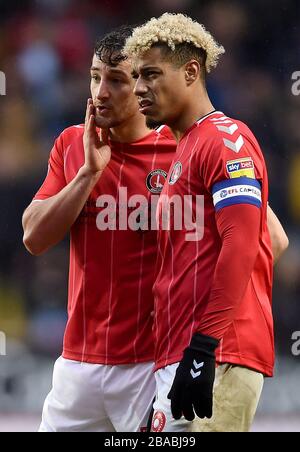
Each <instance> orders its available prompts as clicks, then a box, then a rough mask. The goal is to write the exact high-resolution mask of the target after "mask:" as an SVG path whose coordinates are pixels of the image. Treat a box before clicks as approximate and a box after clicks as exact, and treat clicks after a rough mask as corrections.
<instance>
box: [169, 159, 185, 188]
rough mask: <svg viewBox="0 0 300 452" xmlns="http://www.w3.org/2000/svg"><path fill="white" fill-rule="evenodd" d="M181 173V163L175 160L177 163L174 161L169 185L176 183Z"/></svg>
mask: <svg viewBox="0 0 300 452" xmlns="http://www.w3.org/2000/svg"><path fill="white" fill-rule="evenodd" d="M181 174H182V163H181V162H177V163H175V165H174V168H173V171H172V173H171V176H170V179H169V184H170V185H174V184H176V182H177V181H178V179H179V178H180V176H181Z"/></svg>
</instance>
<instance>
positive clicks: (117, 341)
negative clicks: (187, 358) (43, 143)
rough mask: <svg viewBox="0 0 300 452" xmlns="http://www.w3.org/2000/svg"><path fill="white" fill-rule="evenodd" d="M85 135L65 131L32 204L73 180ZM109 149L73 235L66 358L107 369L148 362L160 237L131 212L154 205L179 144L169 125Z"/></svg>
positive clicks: (75, 130) (81, 129)
mask: <svg viewBox="0 0 300 452" xmlns="http://www.w3.org/2000/svg"><path fill="white" fill-rule="evenodd" d="M83 132H84V126H74V127H70V128H69V129H67V130H65V131H64V132H63V133H62V134H61V135H60V137H59V138H58V139H57V140H56V142H55V145H54V147H53V149H52V152H51V155H50V160H49V171H48V175H47V177H46V180H45V182H44V184H43V185H42V187H41V189H40V190H39V191H38V193H37V194H36V196H35V198H34V200H44V199H47V198H49V197H51V196H53V195H55V194H57V193H58V192H59V191H60V190H62V189H63V188H64V187H65V186H66V185H67V184H69V183H70V182H71V181H72V180H73V179H74V178H75V176H76V175H77V173H78V170H79V169H80V167H81V166H82V165H83V164H84V149H83ZM110 145H111V149H112V158H111V161H110V163H109V165H108V166H107V168H106V169H105V171H104V173H103V175H102V177H101V178H100V180H99V182H98V183H97V185H96V187H95V188H94V190H93V191H92V193H91V195H90V197H89V199H88V201H87V202H86V205H85V207H84V209H83V211H82V213H81V214H80V216H79V218H78V219H77V221H76V222H75V224H74V225H73V227H72V229H71V244H70V273H69V300H68V314H69V317H68V323H67V327H66V332H65V338H64V351H63V356H64V358H66V359H71V360H77V361H83V362H87V363H95V364H107V365H117V364H133V363H139V362H146V361H153V359H154V340H153V333H152V325H153V315H152V312H153V309H154V302H153V295H152V286H153V281H154V272H155V262H156V256H157V231H155V230H153V231H151V230H149V229H150V224H149V225H148V217H144V218H142V217H143V211H142V210H141V211H140V213H139V214H138V212H136V208H137V207H138V206H139V204H138V202H139V198H140V197H141V196H143V197H144V199H145V200H146V204H147V205H146V210H147V209H148V205H150V204H151V202H153V199H154V198H155V197H156V198H157V200H158V197H159V193H160V192H161V189H162V186H163V184H164V182H165V180H166V177H167V173H168V170H169V168H170V164H171V162H172V159H173V156H174V152H175V150H176V145H175V143H174V139H173V138H172V135H171V132H170V131H169V129H168V128H166V127H161V128H160V129H158V130H157V131H153V132H151V133H150V134H149V135H148V136H146V137H145V138H144V139H142V140H140V141H137V142H134V143H131V144H121V143H116V142H110ZM135 195H138V197H136V198H134V197H133V196H135ZM142 201H143V199H142V200H141V202H142ZM153 205H154V206H155V202H154V203H153ZM144 210H145V206H144ZM155 211H156V209H155ZM155 211H154V223H155ZM146 213H147V212H145V215H146ZM120 218H121V219H120ZM149 218H150V214H149ZM127 220H128V224H129V221H131V223H130V224H131V227H130V228H129V227H127V226H126V221H127ZM149 223H150V220H149ZM126 228H127V229H126Z"/></svg>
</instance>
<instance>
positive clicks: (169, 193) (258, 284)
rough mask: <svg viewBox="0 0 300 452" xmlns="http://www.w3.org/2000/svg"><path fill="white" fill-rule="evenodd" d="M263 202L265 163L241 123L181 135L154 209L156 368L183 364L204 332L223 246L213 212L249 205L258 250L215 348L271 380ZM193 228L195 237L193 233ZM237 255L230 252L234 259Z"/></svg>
mask: <svg viewBox="0 0 300 452" xmlns="http://www.w3.org/2000/svg"><path fill="white" fill-rule="evenodd" d="M197 197H198V198H197ZM180 199H181V204H180ZM267 201H268V177H267V170H266V166H265V161H264V158H263V155H262V152H261V150H260V147H259V145H258V143H257V141H256V139H255V137H254V136H253V134H252V133H251V131H250V130H249V129H248V127H247V126H246V125H245V124H243V123H241V122H240V121H236V120H233V119H230V118H228V117H226V116H224V114H223V113H221V112H213V113H211V114H209V115H207V116H206V117H204V118H202V119H201V120H199V121H198V122H197V123H195V124H194V125H193V127H191V128H190V129H189V130H188V131H187V132H186V133H185V135H184V136H183V137H182V139H181V140H180V143H179V145H178V148H177V152H176V155H175V157H174V160H173V163H172V165H171V168H170V171H169V174H168V179H167V182H166V184H165V185H164V189H163V191H162V194H161V197H160V202H159V206H158V221H159V256H160V257H159V261H158V264H157V279H156V283H155V286H154V295H155V306H156V310H155V311H156V319H155V334H156V369H159V368H161V367H165V366H167V365H169V364H173V363H175V362H178V361H180V360H181V359H182V356H183V351H184V349H185V348H186V347H187V346H188V345H189V344H190V341H191V338H192V335H193V334H194V333H195V332H197V331H199V332H201V319H202V318H203V315H204V313H205V311H206V309H207V306H208V303H209V298H210V295H211V288H212V284H213V280H214V273H215V270H216V266H217V262H218V257H219V255H220V251H221V247H222V242H221V238H220V235H219V233H218V229H217V225H216V212H218V211H220V209H224V208H226V207H227V206H233V205H239V204H244V205H245V204H250V205H251V206H256V207H257V208H259V209H261V226H260V232H259V234H260V237H259V252H258V255H257V258H256V262H255V266H254V269H253V272H252V275H251V278H250V281H249V283H248V286H247V289H246V293H245V294H244V296H243V299H242V301H241V302H240V303H239V304H238V308H237V311H236V312H235V315H234V320H233V322H232V323H231V326H230V327H229V329H227V331H226V333H225V335H224V336H223V339H222V340H221V342H220V347H219V349H218V352H217V361H218V362H219V363H232V364H238V365H241V366H245V367H249V368H251V369H254V370H257V371H260V372H262V373H264V374H265V375H268V376H271V375H272V374H273V366H274V345H273V342H274V340H273V319H272V309H271V292H272V278H273V257H272V249H271V240H270V236H269V232H268V228H267ZM180 209H184V211H183V210H182V212H183V213H182V215H181V216H182V217H183V218H184V219H186V218H187V221H186V222H185V224H184V225H183V228H180V225H178V224H176V222H177V223H178V220H179V217H180V213H179V212H180ZM189 210H190V213H191V218H190V219H189ZM193 224H194V226H195V225H197V229H196V230H195V231H196V232H195V231H194V232H192V228H191V226H192V225H193ZM246 246H247V237H245V247H246ZM238 252H239V250H238V249H237V250H235V249H232V253H238ZM226 271H227V272H228V278H236V279H238V278H239V275H238V274H231V271H230V268H228V269H226ZM240 271H241V272H243V262H241V268H240ZM246 283H247V282H246ZM221 311H222V309H220V313H221V315H222V312H221Z"/></svg>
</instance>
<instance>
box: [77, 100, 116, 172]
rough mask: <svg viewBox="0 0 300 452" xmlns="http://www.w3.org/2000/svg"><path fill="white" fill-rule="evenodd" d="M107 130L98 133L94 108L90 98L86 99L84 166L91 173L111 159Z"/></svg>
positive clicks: (102, 168) (99, 170)
mask: <svg viewBox="0 0 300 452" xmlns="http://www.w3.org/2000/svg"><path fill="white" fill-rule="evenodd" d="M107 143H108V131H103V132H102V131H101V133H100V135H99V133H98V131H97V128H96V121H95V108H94V105H93V101H92V99H88V102H87V108H86V116H85V130H84V135H83V145H84V154H85V164H84V166H85V168H86V169H87V170H88V171H89V172H90V173H92V174H97V173H100V172H102V171H104V169H105V168H106V166H107V165H108V163H109V161H110V159H111V149H110V147H109V146H108V144H107Z"/></svg>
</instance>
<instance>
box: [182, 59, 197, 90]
mask: <svg viewBox="0 0 300 452" xmlns="http://www.w3.org/2000/svg"><path fill="white" fill-rule="evenodd" d="M200 74H201V67H200V63H198V61H196V60H191V61H189V62H188V63H186V65H185V80H186V82H187V85H188V86H189V85H192V84H193V83H194V82H195V81H196V80H198V79H199V77H200Z"/></svg>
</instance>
